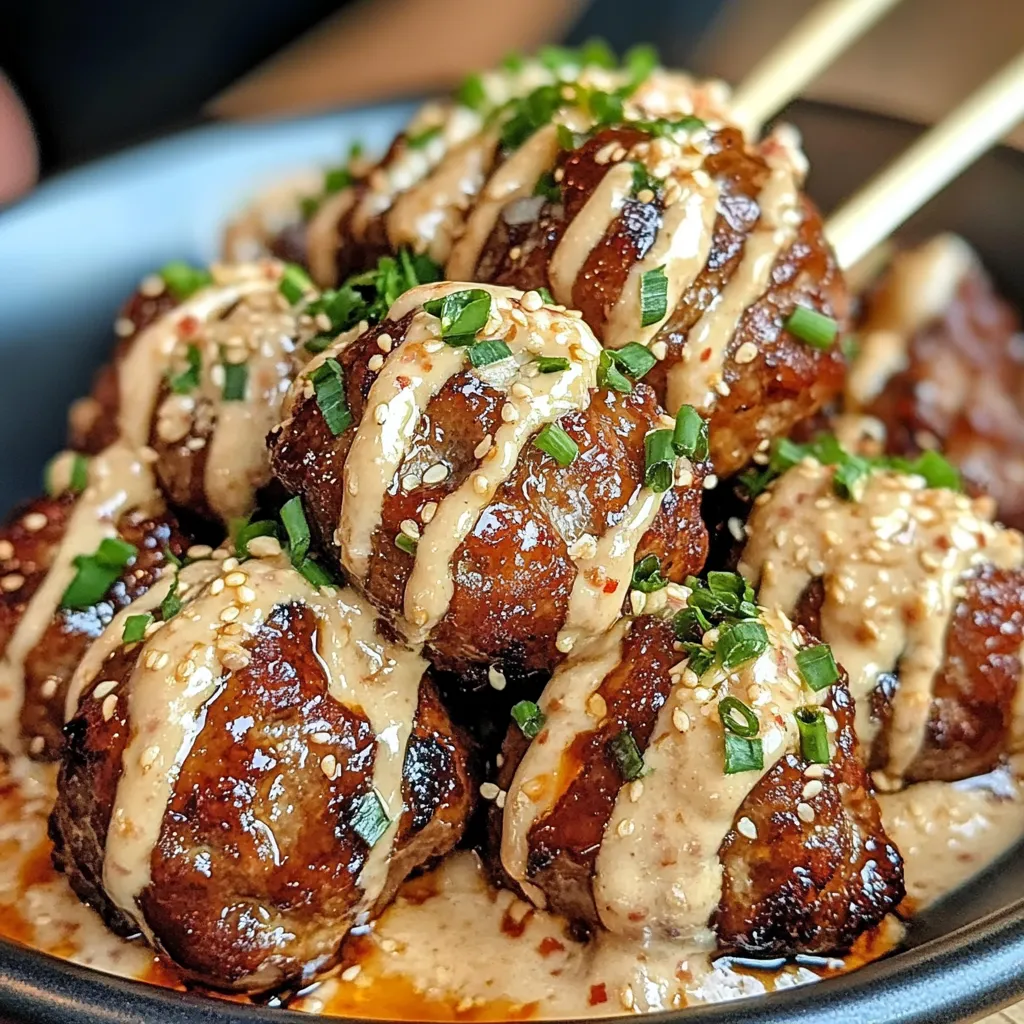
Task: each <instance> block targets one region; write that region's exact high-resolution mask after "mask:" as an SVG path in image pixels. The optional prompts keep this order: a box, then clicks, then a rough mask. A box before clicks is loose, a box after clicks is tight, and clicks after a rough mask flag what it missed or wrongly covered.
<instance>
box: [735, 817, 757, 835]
mask: <svg viewBox="0 0 1024 1024" xmlns="http://www.w3.org/2000/svg"><path fill="white" fill-rule="evenodd" d="M736 831H737V832H739V834H740V835H741V836H746V837H747V838H748V839H756V838H757V826H756V825H755V824H754V823H753V822H752V821H751V820H750V819H749V818H747V817H746V816H744V817H742V818H740V820H739V821H737V822H736Z"/></svg>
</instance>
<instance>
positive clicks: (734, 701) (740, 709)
mask: <svg viewBox="0 0 1024 1024" xmlns="http://www.w3.org/2000/svg"><path fill="white" fill-rule="evenodd" d="M737 715H738V716H739V718H737V717H736V716H737ZM718 717H719V718H720V719H721V720H722V725H723V726H724V727H725V728H726V729H728V730H729V732H733V733H735V734H736V735H737V736H744V737H746V738H747V739H749V738H750V737H751V736H756V735H757V734H758V731H759V730H760V728H761V723H760V722H759V721H758V720H757V715H755V714H754V712H753V711H751V710H750V708H748V707H747V705H746V704H744V703H743V701H741V700H740V699H739V697H732V696H728V697H723V698H722V699H721V700H720V701H719V702H718ZM741 719H742V721H741Z"/></svg>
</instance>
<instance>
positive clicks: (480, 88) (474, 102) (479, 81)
mask: <svg viewBox="0 0 1024 1024" xmlns="http://www.w3.org/2000/svg"><path fill="white" fill-rule="evenodd" d="M455 98H456V99H457V100H458V101H459V103H461V104H462V105H463V106H464V107H469V109H470V110H483V109H484V108H485V107H486V106H487V89H486V88H485V87H484V80H483V78H482V77H481V76H480V75H470V76H469V77H468V78H466V79H464V80H463V82H462V85H460V86H459V88H458V89H457V90H456V92H455Z"/></svg>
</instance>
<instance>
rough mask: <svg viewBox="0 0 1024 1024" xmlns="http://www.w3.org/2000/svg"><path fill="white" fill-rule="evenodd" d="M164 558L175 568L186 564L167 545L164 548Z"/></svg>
mask: <svg viewBox="0 0 1024 1024" xmlns="http://www.w3.org/2000/svg"><path fill="white" fill-rule="evenodd" d="M163 556H164V560H165V561H167V562H169V563H170V564H171V565H173V566H174V568H175V569H180V568H182V566H184V564H185V563H184V562H183V561H182V560H181V559H180V558H179V557H178V556H177V555H176V554H175V553H174V552H173V551H172V550H171V549H170V547H166V548H164V550H163Z"/></svg>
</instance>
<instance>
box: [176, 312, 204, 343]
mask: <svg viewBox="0 0 1024 1024" xmlns="http://www.w3.org/2000/svg"><path fill="white" fill-rule="evenodd" d="M198 330H199V320H198V318H196V317H194V316H183V317H182V318H181V319H180V320H179V321H178V334H180V335H181V337H183V338H191V337H192V335H193V334H195V333H196V331H198Z"/></svg>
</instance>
